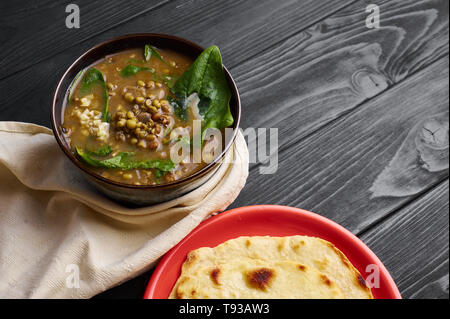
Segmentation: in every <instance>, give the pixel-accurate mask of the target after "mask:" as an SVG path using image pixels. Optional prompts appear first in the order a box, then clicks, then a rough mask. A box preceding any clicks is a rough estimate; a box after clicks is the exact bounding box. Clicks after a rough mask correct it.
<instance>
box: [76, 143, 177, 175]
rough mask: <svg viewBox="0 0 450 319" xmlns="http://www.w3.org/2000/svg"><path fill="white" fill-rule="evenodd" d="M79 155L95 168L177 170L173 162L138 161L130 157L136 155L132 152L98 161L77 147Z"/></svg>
mask: <svg viewBox="0 0 450 319" xmlns="http://www.w3.org/2000/svg"><path fill="white" fill-rule="evenodd" d="M76 151H77V155H78V156H79V157H80V158H81V159H82V160H83V161H84V162H86V163H87V164H89V165H91V166H94V167H103V168H111V169H123V170H130V169H137V168H142V169H151V168H155V169H158V170H161V171H163V172H170V171H172V170H173V169H174V168H175V163H173V162H172V161H171V160H144V161H137V160H134V159H132V158H130V157H132V156H133V155H134V154H133V153H131V152H121V153H119V154H117V155H116V156H113V157H110V158H108V159H96V158H94V157H92V155H91V154H90V153H91V152H88V151H85V150H83V149H81V148H79V147H76Z"/></svg>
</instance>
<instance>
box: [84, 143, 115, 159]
mask: <svg viewBox="0 0 450 319" xmlns="http://www.w3.org/2000/svg"><path fill="white" fill-rule="evenodd" d="M112 151H113V148H112V147H111V146H110V145H106V146H103V147H101V148H99V149H98V150H96V151H90V150H85V152H86V153H87V154H89V155H91V156H101V157H105V156H108V155H109V154H111V153H112Z"/></svg>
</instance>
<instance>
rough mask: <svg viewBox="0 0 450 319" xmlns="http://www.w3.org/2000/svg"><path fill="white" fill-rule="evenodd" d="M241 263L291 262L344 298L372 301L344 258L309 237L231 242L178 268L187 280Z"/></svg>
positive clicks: (192, 256) (191, 255) (325, 243)
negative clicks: (317, 275) (322, 278)
mask: <svg viewBox="0 0 450 319" xmlns="http://www.w3.org/2000/svg"><path fill="white" fill-rule="evenodd" d="M242 260H262V261H293V262H297V263H301V264H303V265H306V266H308V267H312V268H315V269H316V270H318V271H319V272H321V273H323V274H324V275H326V276H327V277H328V278H330V279H331V280H332V281H333V282H335V283H336V284H337V285H338V287H339V288H340V290H341V291H342V293H343V294H344V297H345V298H349V299H372V298H373V295H372V292H371V290H370V288H368V287H367V285H366V282H365V280H364V278H363V277H362V276H361V274H360V273H359V272H358V270H357V269H356V268H355V267H354V266H353V265H352V264H351V263H350V261H349V260H348V259H347V257H346V256H345V255H344V254H343V253H342V252H341V251H340V250H339V249H338V248H337V247H336V246H334V245H333V244H332V243H330V242H328V241H325V240H323V239H320V238H316V237H309V236H288V237H271V236H253V237H245V236H244V237H239V238H236V239H231V240H228V241H226V242H224V243H223V244H220V245H218V246H216V247H214V248H209V247H202V248H199V249H196V250H193V251H191V252H190V253H189V254H188V256H187V259H186V261H185V262H184V264H183V266H182V273H181V277H180V278H179V280H178V281H177V283H176V284H175V286H174V289H173V291H172V294H171V297H175V295H174V292H175V291H176V288H177V286H178V284H179V282H180V280H181V278H182V277H183V276H190V275H192V274H194V273H195V272H196V271H197V270H198V269H201V268H208V269H209V268H212V267H216V266H218V265H222V264H234V263H236V262H238V261H242Z"/></svg>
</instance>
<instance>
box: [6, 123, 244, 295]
mask: <svg viewBox="0 0 450 319" xmlns="http://www.w3.org/2000/svg"><path fill="white" fill-rule="evenodd" d="M229 157H233V158H232V159H231V158H228V162H229V163H223V164H222V165H221V167H220V168H219V170H218V171H217V173H216V174H215V175H214V176H213V177H212V178H211V179H210V180H209V181H208V182H206V183H205V184H204V185H202V186H201V187H200V188H198V189H196V190H194V191H192V192H191V193H189V194H187V195H184V196H182V197H180V198H177V199H174V200H172V201H169V202H165V203H161V204H158V205H153V206H148V207H144V208H133V209H131V208H126V207H123V206H121V205H120V204H117V203H115V202H114V201H112V200H110V199H108V198H106V197H105V196H103V195H102V194H100V193H98V192H97V191H96V190H95V189H94V188H93V187H92V186H90V185H89V184H88V183H87V182H86V181H85V180H84V178H83V176H82V175H81V173H80V172H79V171H78V170H77V169H76V168H75V166H74V165H73V164H72V163H71V162H70V161H69V160H68V159H67V158H66V157H65V155H64V154H63V152H62V151H61V150H60V149H59V147H58V145H57V143H56V141H55V139H54V137H53V135H52V132H51V131H50V130H49V129H48V128H45V127H42V126H38V125H34V124H27V123H19V122H0V298H89V297H91V296H93V295H95V294H98V293H100V292H102V291H104V290H106V289H108V288H110V287H112V286H115V285H117V284H119V283H121V282H123V281H125V280H127V279H130V278H132V277H135V276H137V275H139V274H140V273H142V272H144V271H146V270H148V269H149V268H150V267H152V266H154V264H155V262H156V261H157V260H158V259H159V258H160V257H161V256H162V255H163V254H164V253H166V252H167V251H168V250H169V249H170V248H171V247H173V246H174V245H175V244H177V243H178V242H179V241H180V240H181V239H182V238H183V237H185V236H186V235H187V234H188V233H189V232H190V231H191V230H192V229H193V228H195V227H196V226H197V225H198V224H199V223H200V222H201V221H202V220H204V219H205V218H207V217H208V216H210V214H212V213H214V212H219V211H222V210H224V209H225V208H226V207H227V206H228V205H229V204H230V203H232V202H233V200H234V199H235V198H236V197H237V195H238V194H239V192H240V191H241V189H242V188H243V187H244V184H245V181H246V179H247V175H248V150H247V146H246V143H245V140H244V138H243V136H242V134H241V133H239V134H238V136H237V139H236V142H235V145H234V147H233V152H229ZM77 275H79V276H77ZM78 278H79V281H78V280H77V279H78Z"/></svg>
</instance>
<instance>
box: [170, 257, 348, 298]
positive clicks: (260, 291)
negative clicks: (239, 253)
mask: <svg viewBox="0 0 450 319" xmlns="http://www.w3.org/2000/svg"><path fill="white" fill-rule="evenodd" d="M172 297H174V298H178V299H185V298H189V299H210V298H220V299H261V298H264V299H274V298H285V299H289V298H294V299H342V298H344V295H343V293H342V291H341V290H340V289H339V287H338V286H337V285H336V283H335V282H334V281H332V280H331V279H330V278H328V277H327V276H326V275H324V274H322V273H321V272H319V271H317V270H316V269H314V268H312V267H308V266H305V265H302V264H300V263H296V262H293V261H275V262H273V261H263V260H257V259H246V260H242V261H235V262H233V263H225V264H221V265H218V266H216V267H200V268H197V269H196V270H195V271H194V272H192V273H190V274H189V275H184V276H182V277H181V279H180V282H179V284H178V286H177V289H176V290H175V291H174V294H173V296H172Z"/></svg>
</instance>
